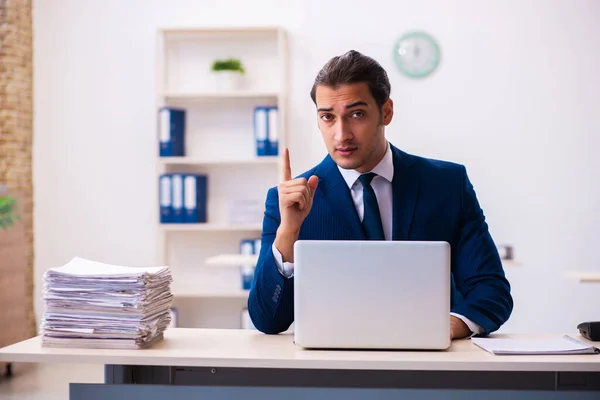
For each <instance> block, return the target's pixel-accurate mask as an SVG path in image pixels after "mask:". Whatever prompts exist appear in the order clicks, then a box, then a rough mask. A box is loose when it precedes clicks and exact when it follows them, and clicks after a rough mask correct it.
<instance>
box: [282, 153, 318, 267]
mask: <svg viewBox="0 0 600 400" xmlns="http://www.w3.org/2000/svg"><path fill="white" fill-rule="evenodd" d="M318 183H319V178H317V177H316V176H314V175H313V176H311V177H310V178H309V179H308V181H307V180H306V179H305V178H298V179H292V170H291V167H290V152H289V150H288V149H284V151H283V182H281V183H280V184H279V187H278V193H279V212H280V215H281V223H280V225H279V229H277V236H276V237H275V247H277V250H279V252H280V253H281V256H282V258H283V261H284V262H293V261H294V243H295V242H296V240H298V234H299V233H300V227H301V226H302V222H304V219H305V218H306V217H307V216H308V213H309V212H310V209H311V208H312V203H313V198H314V195H315V190H316V189H317V185H318Z"/></svg>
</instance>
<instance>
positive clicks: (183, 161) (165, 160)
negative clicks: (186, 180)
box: [158, 156, 280, 165]
mask: <svg viewBox="0 0 600 400" xmlns="http://www.w3.org/2000/svg"><path fill="white" fill-rule="evenodd" d="M279 159H280V157H279V156H264V157H255V158H246V159H243V158H241V159H236V160H206V159H201V158H195V157H159V158H158V163H159V164H161V165H269V164H277V163H278V162H279Z"/></svg>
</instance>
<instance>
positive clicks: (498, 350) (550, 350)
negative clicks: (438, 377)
mask: <svg viewBox="0 0 600 400" xmlns="http://www.w3.org/2000/svg"><path fill="white" fill-rule="evenodd" d="M471 341H472V342H473V343H474V344H475V345H477V346H479V347H481V348H482V349H484V350H485V351H488V352H490V353H492V354H496V355H538V354H539V355H548V354H552V355H560V354H597V353H598V352H599V351H598V349H597V348H596V347H594V346H593V345H591V344H588V343H584V342H581V341H579V340H577V339H574V338H572V337H570V336H568V335H565V336H562V337H557V338H547V339H503V338H472V339H471Z"/></svg>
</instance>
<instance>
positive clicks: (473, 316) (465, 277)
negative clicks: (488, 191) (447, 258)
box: [452, 167, 513, 334]
mask: <svg viewBox="0 0 600 400" xmlns="http://www.w3.org/2000/svg"><path fill="white" fill-rule="evenodd" d="M461 178H462V199H461V208H460V221H459V233H458V239H457V244H456V245H455V248H454V249H453V254H452V258H453V270H452V273H453V277H454V281H455V283H456V288H457V290H458V291H459V292H460V293H461V294H462V297H463V299H462V301H460V302H459V303H458V304H456V305H455V306H454V307H453V308H452V312H455V313H457V314H461V315H464V316H465V317H467V318H469V319H470V320H472V321H473V322H475V323H476V324H478V325H479V326H481V328H482V329H483V332H482V334H489V333H491V332H494V331H496V330H498V328H500V326H501V325H502V324H504V323H505V322H506V321H507V320H508V318H509V316H510V314H511V313H512V309H513V299H512V296H511V294H510V284H509V282H508V280H507V279H506V277H505V274H504V270H503V268H502V262H501V260H500V256H499V254H498V250H497V248H496V245H495V244H494V241H493V239H492V237H491V235H490V233H489V231H488V225H487V223H486V221H485V216H484V214H483V211H482V209H481V207H480V205H479V202H478V200H477V197H476V195H475V191H474V189H473V185H472V184H471V182H470V180H469V178H468V176H467V172H466V169H465V168H464V167H462V173H461Z"/></svg>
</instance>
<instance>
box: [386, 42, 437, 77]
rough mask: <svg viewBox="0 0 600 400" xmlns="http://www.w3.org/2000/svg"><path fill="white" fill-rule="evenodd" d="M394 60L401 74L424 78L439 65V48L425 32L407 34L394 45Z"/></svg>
mask: <svg viewBox="0 0 600 400" xmlns="http://www.w3.org/2000/svg"><path fill="white" fill-rule="evenodd" d="M394 60H395V61H396V65H397V66H398V69H399V70H400V72H402V74H404V75H406V76H408V77H410V78H424V77H426V76H427V75H429V74H431V73H432V72H433V71H434V70H435V69H436V68H437V66H438V65H439V62H440V48H439V46H438V44H437V42H436V41H435V39H433V38H432V37H431V36H430V35H428V34H427V33H425V32H409V33H407V34H405V35H403V36H402V37H401V38H400V39H398V41H397V42H396V44H395V45H394Z"/></svg>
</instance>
